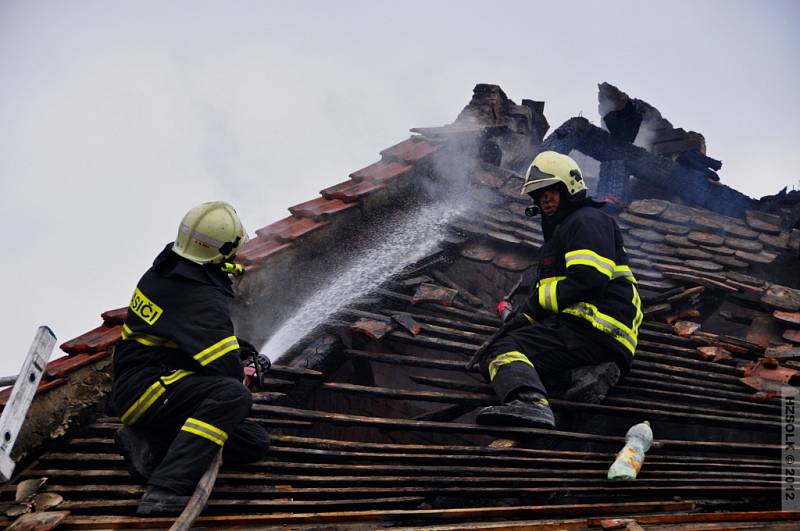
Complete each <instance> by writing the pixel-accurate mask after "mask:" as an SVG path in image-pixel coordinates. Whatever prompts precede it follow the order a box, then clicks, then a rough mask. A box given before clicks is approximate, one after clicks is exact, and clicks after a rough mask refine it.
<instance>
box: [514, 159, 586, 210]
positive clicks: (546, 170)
mask: <svg viewBox="0 0 800 531" xmlns="http://www.w3.org/2000/svg"><path fill="white" fill-rule="evenodd" d="M556 183H564V186H566V187H567V192H568V193H569V195H570V198H573V199H580V198H581V197H583V196H585V195H586V183H585V182H584V181H583V176H582V175H581V169H580V168H579V167H578V163H577V162H575V161H574V160H573V159H572V158H571V157H568V156H566V155H562V154H561V153H557V152H555V151H543V152H541V153H539V154H538V155H536V158H535V159H533V162H531V165H530V167H528V172H527V173H526V174H525V184H524V185H522V192H521V194H522V195H525V194H530V193H532V192H534V191H536V190H541V189H542V188H547V187H548V186H550V185H553V184H556Z"/></svg>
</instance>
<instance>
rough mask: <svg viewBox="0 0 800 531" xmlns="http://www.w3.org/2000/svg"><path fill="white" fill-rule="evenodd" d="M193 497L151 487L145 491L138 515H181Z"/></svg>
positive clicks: (137, 511)
mask: <svg viewBox="0 0 800 531" xmlns="http://www.w3.org/2000/svg"><path fill="white" fill-rule="evenodd" d="M189 498H191V496H183V495H181V494H177V493H175V492H172V491H171V490H168V489H164V488H161V487H157V486H155V485H150V486H149V487H147V490H145V491H144V495H143V496H142V499H141V501H140V502H139V507H138V508H137V509H136V514H145V515H146V514H170V513H172V514H174V513H180V512H182V511H183V509H184V508H185V507H186V504H187V503H189Z"/></svg>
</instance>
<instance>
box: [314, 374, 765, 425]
mask: <svg viewBox="0 0 800 531" xmlns="http://www.w3.org/2000/svg"><path fill="white" fill-rule="evenodd" d="M323 387H324V389H327V390H329V391H335V392H339V393H347V394H356V395H368V396H377V397H382V398H392V399H395V400H403V401H425V402H444V403H449V404H463V405H472V406H480V405H491V404H496V403H498V402H499V400H498V398H497V396H496V395H493V394H491V395H489V394H478V393H465V392H434V391H419V390H413V389H394V388H386V387H367V386H361V385H352V384H344V383H335V382H328V383H324V384H323ZM550 402H551V404H552V405H553V406H554V407H555V409H556V411H559V410H563V409H569V410H578V411H588V412H592V413H602V414H606V415H615V416H619V417H623V418H629V417H641V418H651V419H663V420H671V421H681V422H685V423H689V424H713V425H716V426H726V427H739V428H749V429H766V430H776V431H777V430H778V429H780V425H781V424H780V419H779V418H777V417H774V416H767V415H759V414H756V413H744V412H739V413H738V414H737V415H736V416H726V415H725V413H728V412H726V411H724V410H715V409H712V408H708V407H705V408H701V407H698V406H682V405H679V404H671V403H668V402H661V403H654V401H653V400H649V401H648V402H649V404H647V405H645V406H643V405H642V404H641V401H639V400H630V399H626V398H619V397H607V398H606V400H605V402H604V403H603V404H587V403H582V402H571V401H566V400H560V399H555V398H551V400H550ZM650 404H653V407H648V406H649V405H650ZM656 407H658V408H659V409H656Z"/></svg>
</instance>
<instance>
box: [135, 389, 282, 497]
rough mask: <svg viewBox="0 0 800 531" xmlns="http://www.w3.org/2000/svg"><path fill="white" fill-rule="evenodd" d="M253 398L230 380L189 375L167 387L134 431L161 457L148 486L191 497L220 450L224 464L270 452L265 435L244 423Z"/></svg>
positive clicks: (258, 456) (251, 459) (256, 459)
mask: <svg viewBox="0 0 800 531" xmlns="http://www.w3.org/2000/svg"><path fill="white" fill-rule="evenodd" d="M251 406H252V396H251V394H250V390H249V389H247V387H245V386H244V385H242V383H241V382H238V381H236V380H235V379H233V378H226V377H219V376H203V375H195V374H192V375H189V376H187V377H185V378H183V379H182V380H180V381H177V382H175V383H173V384H171V385H169V387H168V388H167V392H166V393H164V395H162V397H161V398H160V399H159V401H158V402H156V403H155V404H153V406H152V407H151V408H150V409H149V410H148V412H147V413H146V414H145V416H144V417H143V418H142V419H140V420H139V422H137V423H136V426H135V429H137V431H139V432H140V433H142V434H143V435H144V436H145V437H147V439H148V440H149V441H150V442H151V445H152V447H153V451H154V453H156V455H157V456H161V455H163V456H164V457H163V459H162V460H161V462H160V464H159V465H158V467H156V469H155V471H154V472H153V473H152V475H151V476H150V479H149V484H150V485H155V486H158V487H162V488H166V489H169V490H171V491H173V492H176V493H177V494H191V493H192V492H193V491H194V488H195V486H196V485H197V482H198V481H199V480H200V477H201V476H202V475H203V473H204V472H205V471H206V469H207V468H208V466H209V464H210V463H211V461H212V459H213V458H214V456H215V455H216V454H217V452H218V451H219V449H220V448H222V449H223V453H222V462H223V463H224V464H225V465H240V464H245V463H250V462H253V461H258V460H259V459H261V458H262V457H264V455H265V454H266V453H267V450H268V449H269V435H268V434H267V432H266V430H264V428H262V427H261V426H259V425H258V424H256V423H254V422H251V421H248V420H245V417H247V415H248V413H250V407H251Z"/></svg>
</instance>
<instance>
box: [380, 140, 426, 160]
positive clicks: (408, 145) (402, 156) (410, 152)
mask: <svg viewBox="0 0 800 531" xmlns="http://www.w3.org/2000/svg"><path fill="white" fill-rule="evenodd" d="M440 147H441V145H436V144H432V143H430V142H428V141H427V140H424V139H421V138H419V137H411V138H409V139H408V140H404V141H403V142H400V143H399V144H395V145H393V146H392V147H390V148H388V149H384V150H383V151H381V156H383V157H384V158H385V159H386V160H390V161H403V162H418V161H420V160H422V159H424V158H425V157H427V156H428V155H430V154H431V153H433V152H435V151H437V150H438V149H439V148H440Z"/></svg>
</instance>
